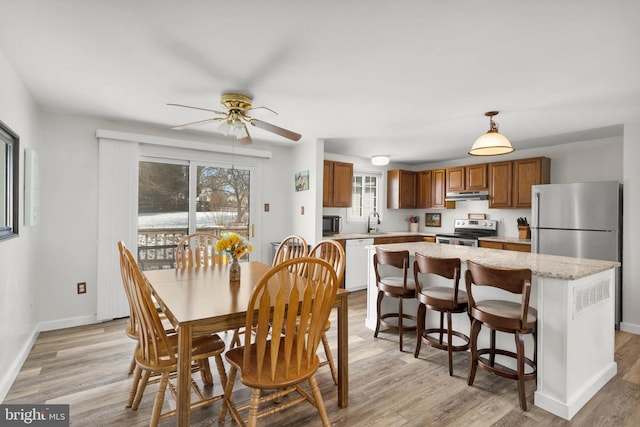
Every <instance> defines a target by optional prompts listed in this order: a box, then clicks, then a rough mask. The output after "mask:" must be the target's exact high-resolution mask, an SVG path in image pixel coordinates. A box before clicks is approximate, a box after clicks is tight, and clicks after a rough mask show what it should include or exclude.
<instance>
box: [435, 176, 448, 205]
mask: <svg viewBox="0 0 640 427" xmlns="http://www.w3.org/2000/svg"><path fill="white" fill-rule="evenodd" d="M446 192H447V189H446V170H445V169H436V170H432V171H431V207H432V208H446V207H447V205H446V202H445V201H444V198H445V195H446Z"/></svg>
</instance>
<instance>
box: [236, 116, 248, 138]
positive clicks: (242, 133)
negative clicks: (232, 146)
mask: <svg viewBox="0 0 640 427" xmlns="http://www.w3.org/2000/svg"><path fill="white" fill-rule="evenodd" d="M232 127H233V136H235V138H236V139H242V138H246V137H247V136H248V135H249V134H248V132H247V128H246V126H245V125H244V123H242V122H241V121H240V119H235V120H234V121H233V125H232Z"/></svg>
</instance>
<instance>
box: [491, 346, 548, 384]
mask: <svg viewBox="0 0 640 427" xmlns="http://www.w3.org/2000/svg"><path fill="white" fill-rule="evenodd" d="M493 352H494V354H496V355H500V356H506V357H510V358H512V359H516V360H517V359H518V356H517V354H516V353H514V352H512V351H507V350H501V349H495V350H494V351H493ZM484 354H487V355H491V349H490V348H482V349H478V366H479V367H480V368H482V369H485V370H487V371H489V372H492V373H494V374H496V375H499V376H501V377H504V378H509V379H512V380H517V379H518V372H517V371H515V370H513V369H511V368H508V367H506V366H503V365H499V366H496V364H495V363H494V364H493V366H491V362H490V360H488V359H483V358H482V357H480V356H482V355H484ZM524 364H525V365H526V366H529V367H530V368H531V369H532V371H531V372H525V373H524V375H523V376H522V377H523V378H524V379H525V380H532V379H535V378H536V373H537V370H536V365H535V363H533V361H532V360H531V359H529V358H528V357H525V358H524Z"/></svg>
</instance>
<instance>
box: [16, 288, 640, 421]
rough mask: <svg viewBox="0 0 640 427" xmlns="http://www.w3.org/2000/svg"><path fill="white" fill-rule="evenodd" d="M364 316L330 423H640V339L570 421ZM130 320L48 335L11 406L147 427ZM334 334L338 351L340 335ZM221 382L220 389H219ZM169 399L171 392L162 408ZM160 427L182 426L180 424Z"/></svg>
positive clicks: (207, 416) (464, 359) (619, 346)
mask: <svg viewBox="0 0 640 427" xmlns="http://www.w3.org/2000/svg"><path fill="white" fill-rule="evenodd" d="M332 316H335V313H334V314H332ZM365 316H366V301H365V292H364V291H359V292H355V293H353V294H352V295H351V296H350V304H349V358H350V363H349V374H350V390H351V392H350V395H349V407H348V408H345V409H340V408H338V407H337V405H336V399H337V393H336V389H335V386H333V383H332V382H331V375H330V372H329V370H328V368H327V367H324V368H321V369H320V371H319V372H318V375H317V377H318V382H319V384H320V388H321V390H322V392H323V396H324V399H325V404H326V406H327V412H328V414H329V419H330V420H331V422H332V424H333V425H336V426H509V427H510V426H536V427H543V426H629V427H630V426H640V336H637V335H633V334H628V333H624V332H618V333H616V361H617V362H618V374H617V375H616V377H615V378H614V379H612V380H611V381H610V382H609V383H608V384H607V385H606V386H605V387H604V388H603V389H602V390H600V392H598V394H597V395H596V396H595V397H594V398H593V399H591V401H590V402H589V403H587V405H586V406H585V407H584V408H582V410H581V411H580V412H579V413H578V414H577V415H576V416H575V417H574V418H573V420H572V421H571V422H567V421H565V420H563V419H561V418H558V417H556V416H553V415H551V414H549V413H548V412H546V411H544V410H542V409H540V408H537V407H535V406H533V392H534V390H535V382H533V381H529V382H528V383H527V394H528V400H527V402H528V405H529V408H530V409H529V411H527V412H522V411H521V410H520V408H519V404H518V393H517V390H516V383H515V382H514V381H511V380H507V379H504V378H499V377H497V376H494V375H491V374H489V373H488V372H486V371H482V370H479V371H478V374H477V375H476V381H475V383H474V385H473V386H471V387H470V386H467V381H466V375H467V372H468V361H469V359H468V354H467V353H457V354H454V374H455V376H454V377H449V375H448V372H447V371H448V369H447V358H446V352H444V351H440V350H436V349H433V348H431V347H429V346H426V345H423V346H422V351H421V353H420V357H419V358H418V359H415V358H414V357H413V349H414V348H415V347H414V345H415V334H413V335H409V334H407V336H406V337H405V340H406V341H405V350H406V351H407V352H404V353H400V352H399V351H398V341H397V340H398V336H397V335H396V334H392V333H387V332H381V333H380V335H379V338H378V339H375V338H373V332H372V331H371V330H369V329H367V328H365V327H364V320H365ZM333 320H335V319H333ZM125 324H126V319H119V320H114V321H110V322H105V323H101V324H96V325H90V326H82V327H77V328H69V329H64V330H59V331H51V332H44V333H41V334H40V336H39V337H38V339H37V341H36V344H35V346H34V347H33V349H32V350H31V353H30V355H29V357H28V359H27V361H26V362H25V364H24V366H23V367H22V370H21V371H20V374H19V375H18V377H17V379H16V381H15V382H14V384H13V386H12V388H11V390H10V392H9V394H8V396H7V399H6V400H5V402H4V403H50V404H54V403H64V404H70V418H71V425H74V426H92V425H100V426H102V425H107V426H111V425H120V426H127V427H128V426H144V425H148V422H149V417H150V415H151V407H152V404H153V398H154V393H155V389H156V386H155V385H151V386H149V388H148V389H147V392H146V393H145V396H144V398H143V400H142V403H141V405H140V408H139V409H138V411H132V410H131V409H127V408H125V402H126V400H127V396H128V392H129V386H130V381H131V379H130V377H129V376H128V375H127V367H128V364H129V360H130V358H131V354H132V351H133V348H134V343H133V342H132V341H131V340H130V339H129V338H127V337H126V335H125V334H124V327H125ZM328 335H329V339H330V341H331V342H332V346H334V345H335V330H332V331H330V332H329V334H328ZM222 336H223V337H224V334H222ZM230 338H231V336H230V334H229V335H227V336H226V339H230ZM334 351H335V350H334ZM214 371H215V370H214ZM214 375H215V374H214ZM197 377H199V376H197ZM198 379H199V378H198ZM215 380H216V385H215V386H214V391H213V392H214V393H219V392H220V385H219V382H218V380H217V377H216V378H215ZM238 384H239V383H238ZM236 390H237V391H236V392H235V393H236V395H235V398H236V401H238V402H240V401H244V400H245V399H246V400H248V399H249V393H248V390H247V389H242V387H238V385H237V386H236ZM172 403H173V401H172V400H171V398H170V394H169V393H167V397H166V398H165V409H166V408H168V407H169V406H170V405H172ZM219 405H220V403H219V402H218V403H215V404H214V405H212V406H209V407H205V408H200V409H196V410H194V411H193V412H192V415H191V420H192V425H198V426H216V425H224V426H231V425H235V424H234V423H232V422H231V420H230V418H229V417H227V420H226V422H225V423H224V424H218V422H217V415H218V409H219V407H220V406H219ZM160 425H162V426H171V425H175V418H169V419H166V420H162V421H161V422H160ZM259 425H263V426H316V425H320V422H319V418H318V417H317V412H316V411H315V408H313V407H312V406H311V405H309V404H307V403H302V404H300V405H297V406H296V407H294V408H291V409H290V410H287V411H284V412H282V413H281V414H277V415H274V416H271V417H268V418H265V419H262V420H260V421H259Z"/></svg>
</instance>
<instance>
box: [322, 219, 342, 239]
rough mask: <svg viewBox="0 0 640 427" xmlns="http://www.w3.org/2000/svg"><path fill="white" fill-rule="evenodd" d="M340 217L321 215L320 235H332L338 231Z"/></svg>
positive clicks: (340, 221) (340, 223)
mask: <svg viewBox="0 0 640 427" xmlns="http://www.w3.org/2000/svg"><path fill="white" fill-rule="evenodd" d="M341 225H342V217H341V216H340V215H322V235H323V236H325V237H326V236H333V235H334V234H339V233H340V228H341Z"/></svg>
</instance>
